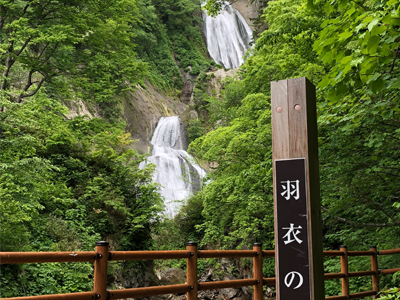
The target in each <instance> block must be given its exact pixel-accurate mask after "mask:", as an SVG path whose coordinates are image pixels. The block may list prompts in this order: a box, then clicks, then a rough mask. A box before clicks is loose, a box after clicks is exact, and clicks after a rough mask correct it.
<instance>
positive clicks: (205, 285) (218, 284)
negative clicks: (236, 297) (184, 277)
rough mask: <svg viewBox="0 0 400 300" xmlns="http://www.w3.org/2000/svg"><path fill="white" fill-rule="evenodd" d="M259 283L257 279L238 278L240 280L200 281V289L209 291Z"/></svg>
mask: <svg viewBox="0 0 400 300" xmlns="http://www.w3.org/2000/svg"><path fill="white" fill-rule="evenodd" d="M255 284H257V280H254V279H238V280H227V281H212V282H202V283H199V285H198V287H199V291H209V290H218V289H228V288H235V287H242V286H251V285H255Z"/></svg>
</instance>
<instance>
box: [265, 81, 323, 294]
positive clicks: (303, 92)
mask: <svg viewBox="0 0 400 300" xmlns="http://www.w3.org/2000/svg"><path fill="white" fill-rule="evenodd" d="M297 104H298V105H300V107H301V109H300V110H295V105H297ZM278 106H280V107H282V108H283V111H282V112H281V113H278V112H277V110H276V108H277V107H278ZM271 114H272V115H271V121H272V157H273V166H274V167H275V160H277V159H290V158H305V159H306V178H307V207H308V227H309V252H310V269H311V274H310V279H311V299H312V300H322V299H324V298H325V295H324V294H325V291H324V271H323V249H322V222H321V209H320V203H321V200H320V186H319V160H318V128H317V113H316V93H315V87H314V85H313V84H312V83H311V82H310V81H309V80H308V79H307V78H305V77H302V78H294V79H289V80H281V81H277V82H271ZM274 204H275V207H276V182H275V170H274ZM276 220H277V218H276V211H275V232H277V230H276V226H277V223H276ZM277 244H278V243H277V237H276V236H275V245H277ZM275 247H277V246H275ZM278 261H279V258H278V259H276V270H278V269H279V268H278V265H277V263H278ZM276 272H277V274H276V276H277V278H279V274H278V271H276ZM278 284H279V282H278V280H277V285H278ZM277 290H279V287H278V286H277ZM278 297H279V296H278ZM277 299H278V300H279V298H277ZM281 300H286V299H281Z"/></svg>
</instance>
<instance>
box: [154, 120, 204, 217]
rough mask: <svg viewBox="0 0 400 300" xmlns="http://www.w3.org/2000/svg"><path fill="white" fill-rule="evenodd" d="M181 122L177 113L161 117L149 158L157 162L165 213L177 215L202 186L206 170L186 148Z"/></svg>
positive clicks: (157, 174)
mask: <svg viewBox="0 0 400 300" xmlns="http://www.w3.org/2000/svg"><path fill="white" fill-rule="evenodd" d="M184 134H185V132H184V130H183V124H182V121H181V120H180V119H179V117H178V116H173V117H162V118H161V119H160V120H159V122H158V125H157V127H156V130H155V131H154V134H153V137H152V139H151V144H152V145H153V150H152V153H151V156H150V157H149V158H148V160H149V161H150V162H152V163H154V164H155V165H156V171H155V173H154V175H153V179H154V181H156V182H158V183H159V184H160V185H161V188H160V193H161V195H162V196H163V197H164V204H165V215H166V216H167V217H169V218H172V217H174V216H175V215H176V214H177V212H178V209H179V207H180V206H181V203H182V200H185V199H187V198H188V197H189V196H190V195H191V194H192V193H193V192H196V191H198V190H199V189H200V186H201V180H202V178H203V177H204V175H205V171H204V170H203V169H202V168H201V167H200V166H199V165H197V164H196V163H195V162H194V158H193V157H192V156H191V155H189V154H188V153H187V152H186V151H185V150H186V149H185V148H186V147H187V145H186V142H185V140H186V138H185V136H184Z"/></svg>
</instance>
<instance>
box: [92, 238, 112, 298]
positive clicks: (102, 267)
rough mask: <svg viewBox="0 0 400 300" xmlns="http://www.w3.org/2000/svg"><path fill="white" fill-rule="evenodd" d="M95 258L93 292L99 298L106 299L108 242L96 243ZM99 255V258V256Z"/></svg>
mask: <svg viewBox="0 0 400 300" xmlns="http://www.w3.org/2000/svg"><path fill="white" fill-rule="evenodd" d="M96 252H97V259H96V262H95V264H94V287H93V290H94V292H95V293H96V294H97V295H99V296H100V299H107V268H108V243H107V244H106V245H101V246H98V245H96ZM100 255H101V258H100Z"/></svg>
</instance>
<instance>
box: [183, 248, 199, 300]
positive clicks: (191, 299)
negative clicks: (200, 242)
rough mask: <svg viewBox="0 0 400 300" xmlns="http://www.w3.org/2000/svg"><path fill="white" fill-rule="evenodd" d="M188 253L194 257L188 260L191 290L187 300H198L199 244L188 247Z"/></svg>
mask: <svg viewBox="0 0 400 300" xmlns="http://www.w3.org/2000/svg"><path fill="white" fill-rule="evenodd" d="M186 250H187V251H188V252H191V253H193V255H192V256H190V257H188V258H187V259H186V261H187V271H186V274H187V280H186V282H187V284H188V285H189V286H190V290H189V291H188V292H187V294H186V295H187V300H197V290H198V284H197V244H195V243H191V244H190V243H189V244H188V245H187V246H186Z"/></svg>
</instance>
